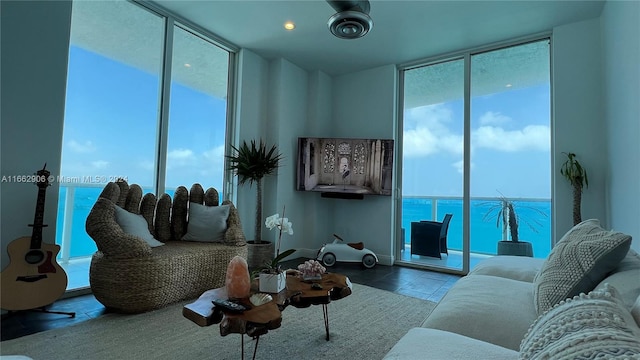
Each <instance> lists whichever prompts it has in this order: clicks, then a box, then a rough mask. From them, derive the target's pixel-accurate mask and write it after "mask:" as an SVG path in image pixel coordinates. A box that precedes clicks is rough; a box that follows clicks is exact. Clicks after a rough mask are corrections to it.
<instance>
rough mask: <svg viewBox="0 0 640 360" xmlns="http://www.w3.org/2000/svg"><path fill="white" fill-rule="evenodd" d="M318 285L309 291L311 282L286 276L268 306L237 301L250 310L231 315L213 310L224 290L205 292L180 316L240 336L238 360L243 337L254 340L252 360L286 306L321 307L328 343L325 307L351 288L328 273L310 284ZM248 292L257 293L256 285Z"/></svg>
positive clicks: (223, 334)
mask: <svg viewBox="0 0 640 360" xmlns="http://www.w3.org/2000/svg"><path fill="white" fill-rule="evenodd" d="M314 282H315V283H318V284H320V286H322V289H321V290H316V289H313V288H312V287H311V286H312V282H307V281H303V280H302V278H300V277H299V276H291V275H288V276H287V287H286V288H285V289H284V290H282V291H281V292H279V293H278V294H271V295H272V296H273V300H272V301H271V302H269V303H266V304H263V305H260V306H253V305H252V304H251V302H250V301H249V299H248V298H247V299H240V303H242V304H244V305H247V306H248V307H250V309H249V310H246V311H244V312H243V313H241V314H234V313H231V312H228V311H224V310H223V309H220V308H219V307H216V306H215V305H213V303H212V302H211V301H212V300H213V299H216V298H221V299H227V290H226V288H224V287H222V288H218V289H212V290H207V291H205V292H204V293H203V294H202V295H200V297H199V298H198V300H196V301H195V302H193V303H190V304H187V305H185V306H184V307H183V308H182V315H183V316H184V317H186V318H187V319H189V320H191V321H193V322H194V323H196V324H197V325H200V326H203V327H204V326H210V325H213V324H220V335H222V336H226V335H229V334H241V335H242V343H241V344H242V345H241V346H242V358H243V359H244V335H245V334H246V335H249V336H251V337H252V338H254V339H255V340H256V343H255V346H254V349H253V359H255V356H256V351H257V349H258V342H259V340H260V336H261V335H264V334H266V333H267V332H269V330H274V329H277V328H279V327H280V325H281V324H282V311H283V310H284V309H285V308H286V307H287V306H289V305H291V306H293V307H296V308H306V307H310V306H311V305H322V314H323V316H324V325H325V332H326V340H327V341H328V340H329V313H328V307H327V305H328V304H329V303H330V302H331V300H339V299H342V298H344V297H346V296H349V295H351V292H352V285H351V281H350V280H349V278H348V277H346V276H344V275H341V274H336V273H328V274H323V275H322V279H321V280H317V281H314ZM251 290H252V291H251V293H252V294H253V293H256V292H258V288H257V284H255V286H254V287H252V289H251Z"/></svg>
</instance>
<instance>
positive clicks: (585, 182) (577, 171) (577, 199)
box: [560, 152, 589, 226]
mask: <svg viewBox="0 0 640 360" xmlns="http://www.w3.org/2000/svg"><path fill="white" fill-rule="evenodd" d="M563 154H565V155H566V156H567V161H565V162H564V164H562V167H561V168H560V174H562V175H563V176H564V177H565V178H567V180H569V183H571V186H573V225H574V226H575V225H578V224H579V223H580V222H582V215H581V213H580V206H581V203H582V188H583V187H589V178H588V177H587V170H585V169H584V167H582V165H580V163H579V162H578V160H576V154H574V153H566V152H563Z"/></svg>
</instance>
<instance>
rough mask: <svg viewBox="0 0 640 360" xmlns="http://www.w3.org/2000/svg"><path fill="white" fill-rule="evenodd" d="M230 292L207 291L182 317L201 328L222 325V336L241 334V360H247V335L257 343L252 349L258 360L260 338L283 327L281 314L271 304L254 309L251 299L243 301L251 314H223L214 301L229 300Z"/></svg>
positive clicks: (225, 290) (245, 312)
mask: <svg viewBox="0 0 640 360" xmlns="http://www.w3.org/2000/svg"><path fill="white" fill-rule="evenodd" d="M227 298H228V296H227V289H226V288H224V287H223V288H218V289H213V290H207V291H205V292H204V293H203V294H202V295H200V297H199V298H198V300H196V301H195V302H193V303H190V304H187V305H185V306H184V307H183V308H182V315H183V316H184V317H186V318H187V319H189V320H191V321H193V322H194V323H196V324H198V325H200V326H209V325H213V324H218V323H219V324H220V335H222V336H227V335H229V334H240V335H241V336H242V338H241V347H242V350H241V352H242V359H244V335H245V334H247V335H249V336H251V337H252V338H255V340H256V343H255V346H254V348H253V359H255V358H256V352H257V350H258V343H259V341H260V335H264V334H266V333H267V332H269V330H274V329H277V328H279V327H280V325H281V324H282V313H281V312H280V308H279V307H278V304H277V303H276V300H272V301H271V302H269V303H266V304H263V305H260V306H253V305H251V303H250V302H249V299H242V300H241V301H240V302H241V303H242V304H243V305H247V306H248V307H250V309H249V310H246V311H244V312H243V313H241V314H234V313H231V312H228V311H223V310H222V309H220V308H219V307H217V306H215V305H213V303H212V302H211V301H213V299H227Z"/></svg>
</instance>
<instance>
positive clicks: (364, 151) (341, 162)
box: [296, 137, 393, 195]
mask: <svg viewBox="0 0 640 360" xmlns="http://www.w3.org/2000/svg"><path fill="white" fill-rule="evenodd" d="M297 163H298V167H297V182H296V183H297V184H296V190H299V191H318V192H323V193H343V194H360V195H368V194H369V195H391V186H392V181H391V180H392V178H393V140H390V139H350V138H314V137H300V138H298V160H297Z"/></svg>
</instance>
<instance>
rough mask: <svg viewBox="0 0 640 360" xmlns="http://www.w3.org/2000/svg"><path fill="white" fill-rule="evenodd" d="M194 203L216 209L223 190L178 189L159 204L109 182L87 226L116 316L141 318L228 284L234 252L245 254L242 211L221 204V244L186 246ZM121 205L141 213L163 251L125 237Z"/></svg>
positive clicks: (97, 290)
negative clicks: (224, 212)
mask: <svg viewBox="0 0 640 360" xmlns="http://www.w3.org/2000/svg"><path fill="white" fill-rule="evenodd" d="M191 202H193V203H197V204H203V205H205V206H207V207H210V206H218V205H219V196H218V192H217V191H216V190H215V189H214V188H209V189H208V190H207V191H206V192H205V191H203V188H202V186H200V185H199V184H194V185H193V186H192V187H191V190H190V191H187V189H186V188H185V187H184V186H181V187H179V188H177V189H176V191H175V194H174V198H173V201H172V199H171V197H170V196H169V195H167V194H163V195H162V196H160V197H159V198H158V199H157V200H156V196H155V195H153V194H150V193H148V194H145V195H144V196H142V189H141V187H140V186H139V185H136V184H132V185H130V186H129V184H127V182H125V181H119V182H111V183H108V184H107V185H106V187H105V188H104V190H103V191H102V193H101V194H100V196H99V198H98V200H97V201H96V203H95V205H94V206H93V208H92V209H91V212H90V213H89V216H88V217H87V221H86V231H87V233H88V234H89V236H91V238H92V239H93V240H94V241H95V242H96V245H97V247H98V251H97V252H96V253H95V254H94V255H93V257H92V259H91V268H90V273H89V281H90V284H91V290H92V291H93V294H94V295H95V297H96V299H97V300H98V301H100V302H101V303H102V304H103V305H105V306H106V307H107V308H109V309H112V310H114V311H117V312H125V313H138V312H144V311H148V310H153V309H157V308H161V307H163V306H165V305H168V304H171V303H174V302H177V301H180V300H185V299H192V298H196V297H198V296H199V295H201V293H202V292H204V291H206V290H208V289H212V288H216V287H220V286H222V285H223V284H224V281H225V275H226V270H227V266H228V264H229V261H230V260H231V259H232V258H233V257H234V256H236V255H239V256H242V257H244V258H246V257H247V245H246V240H245V237H244V233H243V231H242V227H241V225H240V219H239V217H238V212H237V209H236V208H235V207H234V205H233V204H232V203H231V202H230V201H224V202H223V204H222V205H229V211H228V218H227V220H226V231H225V232H224V238H223V240H222V241H220V242H199V241H184V240H181V239H182V237H183V235H184V234H185V233H186V232H187V228H188V224H189V223H188V214H189V207H190V205H189V203H191ZM117 206H119V207H120V208H122V209H124V210H127V211H128V212H129V213H132V214H140V215H142V217H143V218H144V220H146V223H147V225H148V229H149V232H150V233H151V234H152V235H153V238H155V239H157V241H159V242H160V243H157V244H158V245H163V246H154V247H152V246H151V245H149V243H148V242H147V241H145V240H144V239H142V238H141V237H139V236H135V235H132V234H130V233H126V232H125V231H124V230H123V228H122V227H121V226H120V225H119V223H118V222H117V221H116V220H117V219H116V213H117V212H118V211H120V212H121V210H119V209H116V207H117ZM219 209H222V207H221V208H219ZM138 218H139V216H138ZM222 221H224V220H222ZM143 223H144V222H143ZM223 225H224V224H223Z"/></svg>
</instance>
